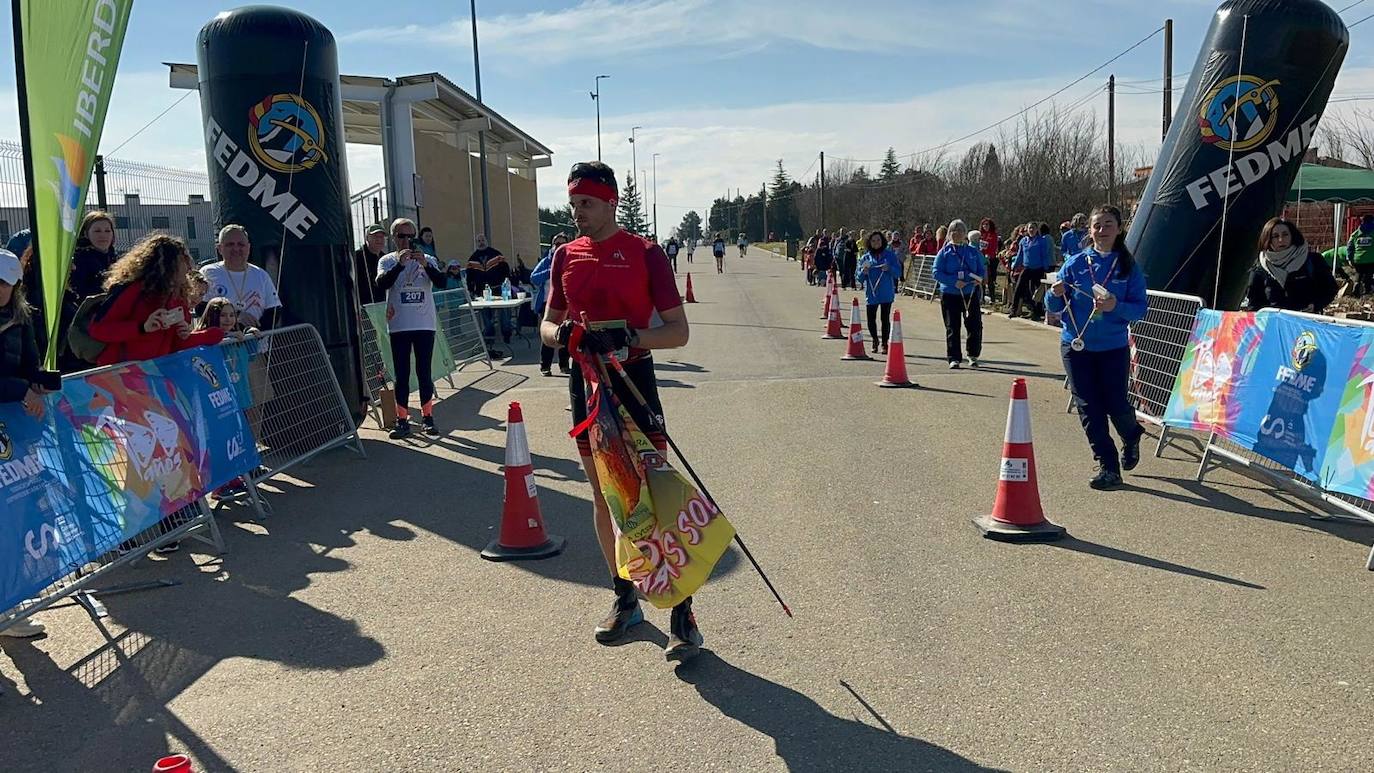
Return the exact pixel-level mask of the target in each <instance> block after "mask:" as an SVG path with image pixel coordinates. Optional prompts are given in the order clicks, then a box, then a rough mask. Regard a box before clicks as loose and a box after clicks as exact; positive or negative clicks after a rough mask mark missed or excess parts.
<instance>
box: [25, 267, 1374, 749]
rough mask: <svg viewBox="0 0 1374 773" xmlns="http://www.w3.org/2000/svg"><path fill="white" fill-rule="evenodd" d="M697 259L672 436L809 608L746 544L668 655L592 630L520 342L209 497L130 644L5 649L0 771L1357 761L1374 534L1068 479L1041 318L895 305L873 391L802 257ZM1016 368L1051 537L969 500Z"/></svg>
mask: <svg viewBox="0 0 1374 773" xmlns="http://www.w3.org/2000/svg"><path fill="white" fill-rule="evenodd" d="M699 252H704V251H699ZM732 252H733V251H732ZM687 267H688V266H687V265H686V264H685V263H684V264H683V266H682V268H684V269H685V268H687ZM692 268H694V269H696V268H699V269H702V271H701V272H700V273H696V272H694V274H693V276H694V283H695V287H696V291H697V295H698V297H699V299H700V300H701V303H699V304H697V305H694V306H691V307H690V310H689V317H690V319H691V323H692V341H691V344H690V345H689V346H688V347H686V348H685V349H683V350H681V351H678V352H672V353H668V354H667V355H666V356H661V357H659V364H658V371H659V375H660V379H661V382H660V383H661V385H662V391H663V398H664V402H665V405H666V413H667V415H668V420H669V424H670V429H671V430H672V433H673V435H674V437H675V439H676V440H677V442H678V443H679V444H680V445H681V447H682V448H683V449H684V451H686V452H687V453H688V454H689V455H690V459H691V461H692V463H693V465H694V466H695V467H696V468H697V470H698V471H699V472H700V473H701V474H702V476H703V477H704V478H705V479H706V480H707V482H708V484H709V485H710V487H711V488H712V491H713V493H714V494H715V496H716V498H717V500H718V501H719V502H720V504H721V505H722V507H723V509H724V510H725V512H726V514H727V515H728V516H729V517H730V518H731V520H732V521H733V523H734V524H735V525H736V527H737V528H738V529H739V531H740V532H741V534H742V535H743V536H744V537H745V538H746V540H747V541H748V542H749V544H750V547H751V548H752V549H753V551H754V553H755V555H756V556H757V557H758V559H759V560H760V561H761V562H762V563H763V564H764V566H765V567H766V568H767V569H768V571H769V572H770V574H771V576H772V578H773V580H774V582H775V583H776V584H777V585H778V587H779V588H780V589H781V590H782V592H783V593H784V595H785V596H786V598H787V599H788V601H789V603H790V604H791V606H792V608H793V610H794V611H795V612H796V618H795V619H792V620H789V619H788V618H786V617H785V616H784V615H783V614H782V612H781V611H780V609H779V607H778V606H777V604H776V603H775V602H774V601H773V599H772V597H771V596H770V595H769V594H768V592H767V591H766V589H765V588H764V587H763V585H762V584H761V583H760V582H759V580H758V579H757V577H756V576H755V575H754V574H753V572H752V570H751V569H750V568H749V566H748V564H747V562H745V561H744V560H743V559H742V558H741V557H740V556H738V555H736V554H735V553H733V552H732V553H730V554H727V556H726V557H725V559H724V560H723V562H722V564H721V565H720V567H719V568H718V570H717V575H716V577H715V578H714V579H713V580H712V582H711V583H710V584H709V585H708V586H707V587H706V588H705V589H704V590H703V591H702V592H701V593H700V594H699V596H698V603H697V614H698V619H699V621H700V624H701V626H702V628H703V630H704V632H705V635H706V641H707V646H708V648H709V649H710V652H709V653H705V654H703V655H702V656H701V657H700V658H699V659H698V660H697V661H695V662H693V663H690V664H686V665H683V666H680V667H677V668H674V667H673V666H671V665H670V664H668V663H666V662H665V661H664V659H663V655H662V652H661V647H662V645H663V643H664V639H665V636H664V631H665V630H666V626H667V614H666V613H665V612H660V611H656V610H651V611H650V612H649V622H648V623H647V624H645V625H643V626H640V627H639V628H638V629H637V636H636V637H635V638H634V640H632V641H630V642H629V643H626V644H623V645H621V646H616V647H603V646H601V645H598V644H596V643H595V642H594V641H593V639H592V636H591V628H592V626H593V625H594V624H595V622H596V621H597V620H599V619H600V617H601V616H602V615H603V613H604V612H605V608H606V606H607V604H608V602H609V598H610V596H609V591H608V589H607V585H608V582H607V579H606V570H605V569H604V567H602V566H601V560H600V557H599V554H598V553H597V550H596V547H595V541H594V537H593V534H592V531H591V524H590V503H589V491H588V487H587V484H586V482H585V479H584V477H583V475H582V473H581V471H580V469H579V466H578V463H577V460H576V452H575V449H574V447H573V444H572V441H571V440H569V439H568V437H567V435H566V430H567V427H568V425H569V415H568V413H567V412H566V411H565V410H564V408H565V406H566V405H567V397H566V388H565V387H564V386H563V385H562V383H561V382H560V381H558V380H557V379H546V378H543V377H541V376H539V374H538V373H537V370H536V366H535V364H534V362H535V360H536V359H537V349H534V348H531V349H525V348H522V347H520V346H519V345H517V347H516V349H517V357H516V359H515V360H514V361H513V362H511V363H509V364H508V365H506V366H504V367H502V368H501V369H500V371H499V372H498V373H496V374H494V375H490V376H486V377H484V378H480V379H476V376H479V375H481V374H480V373H470V375H468V376H466V377H462V378H460V380H459V384H460V385H464V384H468V383H469V382H472V383H470V385H468V386H467V387H466V388H464V389H462V390H460V391H458V392H453V391H451V390H448V389H445V390H444V391H443V392H442V394H443V395H444V399H443V401H442V402H441V403H440V406H439V408H438V410H437V416H438V419H439V421H440V424H441V426H442V427H443V428H444V429H445V430H446V431H447V434H446V435H445V436H444V437H442V438H440V439H437V440H434V441H429V440H427V439H419V438H417V439H413V440H410V441H407V442H401V443H395V442H391V441H388V440H386V439H385V437H384V435H382V434H381V433H379V432H376V431H375V430H374V429H369V430H368V432H367V442H366V445H367V452H368V459H366V460H363V459H360V458H357V457H356V456H353V455H352V454H350V453H349V452H347V451H340V452H336V453H331V454H329V455H327V456H326V457H324V458H322V459H320V460H318V461H316V462H313V463H311V464H309V465H307V466H305V467H302V468H300V469H299V470H298V471H297V475H296V476H295V477H293V478H290V479H288V480H284V481H281V482H279V483H277V484H274V485H273V486H272V489H273V491H275V492H276V493H274V494H273V496H272V501H273V503H274V505H275V508H276V514H275V516H274V517H273V518H272V519H271V520H269V521H267V522H265V523H264V524H256V523H253V522H251V520H250V519H249V518H248V516H247V513H246V512H243V511H238V512H236V513H234V514H233V516H232V517H231V518H230V519H226V520H225V521H223V526H224V531H225V534H226V538H227V540H228V542H229V545H230V548H231V551H230V552H229V553H227V554H225V555H224V556H222V557H215V556H210V555H206V554H202V553H192V552H190V551H183V552H181V553H180V554H177V555H175V556H173V557H171V558H170V559H168V560H163V559H150V560H148V561H146V562H145V563H144V564H143V565H142V566H140V567H138V568H135V569H131V570H129V571H126V572H124V573H122V574H121V575H120V576H119V577H118V578H116V579H117V580H118V581H122V582H128V581H133V580H142V579H151V578H160V577H168V578H174V579H178V580H181V581H182V584H181V585H179V586H177V587H174V588H168V589H164V590H156V591H149V592H143V593H137V594H129V595H124V596H118V597H113V598H111V599H109V601H108V604H109V608H110V612H111V618H110V619H109V620H108V621H107V622H108V624H109V627H110V629H111V632H112V633H113V634H114V635H116V637H117V638H118V644H117V646H116V647H111V646H103V644H102V643H103V640H102V639H101V637H100V636H99V634H98V633H97V632H96V631H95V629H94V628H93V626H92V625H91V623H90V621H89V620H88V618H86V616H85V614H84V613H83V612H81V611H80V610H77V609H64V610H57V611H51V612H48V613H46V614H44V615H43V616H42V617H43V620H44V621H45V622H46V623H47V624H48V625H49V628H50V631H51V635H49V636H48V637H47V638H46V639H43V640H38V641H36V642H32V643H23V642H15V641H9V640H5V641H4V642H3V648H4V652H5V654H6V655H7V657H5V658H0V689H3V691H4V694H3V695H0V725H3V727H4V737H3V738H4V740H3V742H0V770H6V771H9V770H80V771H106V770H131V771H146V770H148V769H149V768H150V767H151V765H152V762H153V761H154V760H155V759H156V758H157V757H159V756H161V755H162V754H164V753H167V752H168V751H177V752H181V751H186V752H189V753H190V754H192V755H193V756H194V757H195V760H196V766H197V767H196V769H197V770H242V771H268V770H271V771H324V770H330V771H355V770H357V771H374V770H375V771H382V770H387V771H390V770H427V771H428V770H434V771H449V770H464V771H466V770H502V771H504V770H569V771H580V770H613V771H619V770H630V769H662V770H726V771H765V770H797V771H848V770H854V771H879V770H900V771H913V770H975V769H984V768H987V769H1006V770H1027V771H1041V770H1092V771H1103V770H1255V771H1261V770H1263V771H1272V770H1333V771H1336V770H1341V771H1344V770H1350V771H1355V770H1370V769H1371V768H1374V741H1371V738H1374V732H1371V731H1374V719H1371V717H1374V693H1372V692H1371V684H1374V676H1372V675H1374V657H1371V652H1374V627H1372V626H1370V625H1369V620H1370V619H1371V611H1374V594H1370V592H1369V591H1370V583H1371V581H1372V580H1374V577H1371V575H1370V573H1368V572H1366V571H1365V570H1364V568H1363V562H1364V554H1365V552H1366V550H1367V546H1368V544H1369V541H1370V540H1371V539H1374V529H1369V528H1365V527H1361V526H1353V525H1346V524H1342V523H1336V522H1330V521H1321V520H1316V519H1313V518H1311V517H1310V516H1309V514H1308V513H1309V512H1310V510H1309V509H1308V508H1306V507H1305V506H1304V505H1301V504H1300V503H1296V502H1293V501H1292V500H1291V499H1290V498H1288V497H1286V496H1284V497H1278V496H1275V495H1274V494H1273V493H1272V492H1271V490H1270V488H1271V487H1269V486H1267V485H1265V484H1261V483H1257V482H1255V481H1252V480H1250V479H1248V478H1245V477H1241V476H1240V475H1238V474H1235V473H1233V472H1229V471H1225V470H1223V471H1218V472H1214V473H1212V474H1211V476H1210V477H1209V480H1208V483H1207V484H1206V485H1199V484H1195V483H1194V482H1193V474H1194V471H1195V467H1196V461H1195V460H1196V456H1197V450H1196V448H1195V447H1194V446H1193V445H1191V444H1189V443H1188V442H1186V441H1184V442H1180V443H1177V444H1174V445H1172V446H1170V447H1169V448H1167V449H1166V450H1165V458H1164V459H1162V460H1156V459H1151V458H1147V459H1146V461H1145V462H1144V463H1143V464H1142V465H1141V467H1140V469H1139V470H1138V471H1137V474H1136V475H1134V476H1132V477H1131V478H1130V479H1129V480H1130V483H1131V484H1132V485H1131V487H1129V488H1128V489H1126V490H1123V491H1119V492H1113V493H1096V492H1092V491H1091V490H1089V489H1088V488H1087V485H1086V483H1087V478H1088V477H1089V475H1090V473H1091V469H1090V454H1089V452H1088V449H1087V446H1086V443H1085V441H1084V439H1083V436H1082V432H1081V430H1080V429H1079V427H1078V423H1077V420H1076V419H1075V418H1074V417H1072V416H1068V415H1066V414H1065V413H1064V400H1065V395H1064V392H1063V390H1062V387H1061V383H1060V379H1061V375H1060V368H1059V366H1058V364H1057V346H1056V344H1055V341H1054V338H1053V336H1052V335H1050V334H1049V333H1047V332H1046V331H1045V330H1043V329H1037V328H1036V327H1034V326H1031V325H1028V324H1026V323H1019V322H1010V321H1007V320H1005V319H1003V318H992V317H989V318H988V319H987V336H986V338H987V345H986V349H985V357H986V359H987V361H988V367H987V368H986V369H985V370H982V371H970V370H962V371H953V372H952V371H948V370H946V369H945V367H944V362H943V359H944V358H943V331H942V330H941V328H940V324H939V317H938V309H937V307H935V306H933V305H931V304H929V303H927V302H924V301H917V300H911V299H905V300H902V301H900V302H899V303H898V307H899V308H900V309H901V310H902V312H903V314H904V316H905V317H906V322H905V332H906V341H907V352H908V365H909V367H910V369H911V372H912V375H913V377H914V378H915V379H916V380H917V381H919V382H920V383H921V385H922V387H923V388H922V389H919V390H909V391H900V390H896V391H888V390H881V389H878V388H877V387H875V386H874V385H873V382H874V381H876V380H878V379H879V378H880V377H881V375H882V370H883V368H882V364H881V363H878V362H873V363H847V362H842V361H841V360H840V356H841V354H842V353H843V342H839V341H823V340H821V338H820V333H821V330H822V323H821V321H820V320H819V319H818V317H819V311H820V309H819V295H820V293H819V291H817V290H815V289H813V288H809V287H807V286H806V285H805V284H804V283H803V282H802V280H801V274H800V270H799V269H798V268H797V264H796V263H787V262H785V261H783V260H781V259H779V258H777V257H774V256H769V255H765V254H763V253H759V252H754V253H751V255H750V256H749V257H748V258H745V259H739V258H735V257H732V258H730V259H729V261H728V271H729V273H727V274H725V275H724V276H716V275H715V274H714V273H713V272H710V271H708V270H706V269H708V266H707V265H706V264H705V262H704V261H702V260H699V261H698V262H697V263H696V264H695V265H694V266H692ZM848 299H849V296H848V294H846V296H845V301H846V302H847V301H848ZM1014 376H1024V377H1026V378H1027V380H1028V383H1029V385H1030V393H1031V402H1032V406H1033V411H1034V417H1033V424H1034V431H1035V440H1036V452H1037V459H1038V462H1039V468H1040V476H1041V477H1040V484H1041V491H1042V495H1043V499H1044V504H1045V509H1046V512H1047V513H1048V514H1049V515H1050V517H1051V518H1052V519H1054V520H1056V521H1058V522H1060V523H1062V524H1064V525H1065V526H1067V527H1068V528H1069V531H1070V533H1071V534H1072V535H1073V539H1071V540H1069V541H1066V542H1062V543H1059V544H1056V545H1041V546H1009V545H1003V544H997V543H992V542H988V541H985V540H983V539H982V538H981V537H980V536H979V534H978V532H977V531H976V530H975V529H974V528H973V526H972V525H971V524H970V519H971V518H973V517H974V516H977V515H980V514H982V513H985V512H987V511H988V509H989V508H990V507H991V504H992V499H993V495H994V492H995V486H996V470H997V466H998V460H999V457H1000V451H1001V443H1002V435H1003V428H1004V424H1005V420H1006V412H1007V397H1008V393H1009V386H1010V382H1011V379H1012V378H1013V377H1014ZM511 400H518V401H520V402H521V403H522V404H523V406H524V413H525V418H526V422H527V427H528V434H529V441H530V445H531V448H532V451H533V453H534V456H535V467H536V469H537V471H538V482H539V487H540V501H541V504H542V509H543V513H544V516H545V518H546V520H547V522H548V525H549V528H550V530H551V531H553V532H555V533H558V534H562V535H565V536H567V537H568V540H569V547H568V550H567V552H566V553H565V554H563V555H561V556H559V557H557V558H554V559H552V560H549V561H544V562H532V563H521V564H493V563H488V562H486V561H483V560H481V559H480V558H479V557H478V555H477V553H478V551H480V550H481V549H482V547H483V546H484V545H485V544H486V543H487V542H488V540H490V539H491V537H492V536H493V534H494V527H495V526H496V523H497V519H498V517H499V512H500V497H501V492H502V478H501V475H500V465H501V463H502V460H503V452H504V451H503V449H504V437H505V434H504V420H505V415H506V406H507V404H508V403H509V402H510V401H511ZM369 427H371V425H370V424H369ZM235 517H236V518H237V520H234V518H235Z"/></svg>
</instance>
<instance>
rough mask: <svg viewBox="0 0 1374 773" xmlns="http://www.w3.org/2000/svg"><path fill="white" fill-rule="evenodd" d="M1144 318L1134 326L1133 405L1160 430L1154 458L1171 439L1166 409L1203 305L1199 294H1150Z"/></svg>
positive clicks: (1144, 418)
mask: <svg viewBox="0 0 1374 773" xmlns="http://www.w3.org/2000/svg"><path fill="white" fill-rule="evenodd" d="M1149 296H1150V307H1149V309H1148V310H1147V311H1146V312H1145V316H1144V318H1142V319H1140V320H1138V321H1136V322H1134V323H1132V324H1131V382H1130V383H1131V404H1133V405H1134V406H1135V412H1136V416H1138V417H1140V419H1141V420H1142V421H1146V422H1149V423H1150V424H1154V425H1155V426H1157V427H1161V428H1162V429H1161V430H1160V433H1159V443H1158V444H1157V445H1156V446H1155V456H1159V455H1160V452H1161V451H1162V450H1163V448H1164V443H1165V442H1167V440H1168V437H1169V432H1170V430H1169V428H1168V427H1165V426H1164V409H1165V408H1167V407H1168V406H1169V395H1171V394H1173V391H1174V382H1175V381H1177V380H1178V369H1179V368H1180V367H1182V365H1183V353H1184V352H1185V351H1186V350H1187V348H1188V340H1189V339H1190V338H1192V335H1193V323H1194V322H1195V321H1196V320H1197V313H1198V310H1200V309H1201V308H1202V306H1203V303H1202V299H1201V298H1199V297H1197V296H1196V295H1179V294H1177V293H1166V292H1158V291H1155V290H1150V291H1149Z"/></svg>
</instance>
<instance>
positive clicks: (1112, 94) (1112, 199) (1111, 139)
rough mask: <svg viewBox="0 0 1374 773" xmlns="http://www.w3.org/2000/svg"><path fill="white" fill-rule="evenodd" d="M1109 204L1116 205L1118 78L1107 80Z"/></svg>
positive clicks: (1111, 77)
mask: <svg viewBox="0 0 1374 773" xmlns="http://www.w3.org/2000/svg"><path fill="white" fill-rule="evenodd" d="M1107 203H1108V204H1112V205H1115V204H1116V76H1115V75H1112V76H1110V77H1108V78H1107Z"/></svg>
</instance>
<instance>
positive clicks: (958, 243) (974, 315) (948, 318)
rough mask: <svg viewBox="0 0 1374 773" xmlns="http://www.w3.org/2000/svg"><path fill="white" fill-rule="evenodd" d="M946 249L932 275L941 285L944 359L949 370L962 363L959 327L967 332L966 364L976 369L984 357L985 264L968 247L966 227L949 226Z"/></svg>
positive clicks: (958, 222) (960, 223) (961, 223)
mask: <svg viewBox="0 0 1374 773" xmlns="http://www.w3.org/2000/svg"><path fill="white" fill-rule="evenodd" d="M945 238H946V239H948V240H949V241H947V242H945V246H943V247H941V248H940V252H939V253H938V254H936V256H935V264H934V265H933V266H932V267H931V273H932V274H934V275H935V281H936V282H938V283H939V285H940V311H941V312H942V314H943V316H944V318H945V359H947V360H949V367H950V369H951V370H954V369H957V368H959V366H960V365H961V364H962V363H963V361H964V353H963V350H962V348H961V346H960V344H961V343H962V342H961V341H960V339H961V338H962V335H961V331H960V326H961V325H962V327H964V328H965V329H967V330H968V361H969V365H970V366H971V367H974V368H976V367H978V358H979V357H980V356H982V354H983V282H984V281H985V280H986V278H987V270H988V264H987V261H986V260H985V259H984V257H983V253H982V251H980V250H979V249H978V248H977V247H974V246H973V245H971V244H969V243H968V225H967V224H966V223H964V221H962V220H955V221H954V222H952V223H950V224H949V229H948V230H947V231H946V232H945Z"/></svg>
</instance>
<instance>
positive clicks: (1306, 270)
mask: <svg viewBox="0 0 1374 773" xmlns="http://www.w3.org/2000/svg"><path fill="white" fill-rule="evenodd" d="M1247 298H1248V299H1249V301H1250V310H1251V311H1259V310H1260V309H1270V308H1273V309H1287V310H1289V311H1310V312H1313V313H1315V314H1320V313H1322V310H1323V309H1325V308H1326V307H1327V306H1328V305H1329V304H1330V303H1331V302H1332V301H1333V300H1335V299H1336V277H1335V276H1333V275H1332V274H1331V267H1330V266H1328V265H1326V261H1325V260H1323V259H1322V256H1321V255H1320V254H1319V253H1316V252H1309V253H1308V255H1307V262H1306V263H1304V264H1303V267H1302V269H1301V270H1299V271H1294V272H1293V273H1291V274H1289V275H1288V280H1287V281H1286V282H1284V283H1283V284H1279V283H1278V282H1277V281H1275V280H1274V277H1272V276H1270V275H1269V272H1268V271H1265V270H1264V267H1263V266H1256V267H1255V269H1254V271H1252V272H1251V273H1250V290H1249V292H1248V293H1247Z"/></svg>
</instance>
